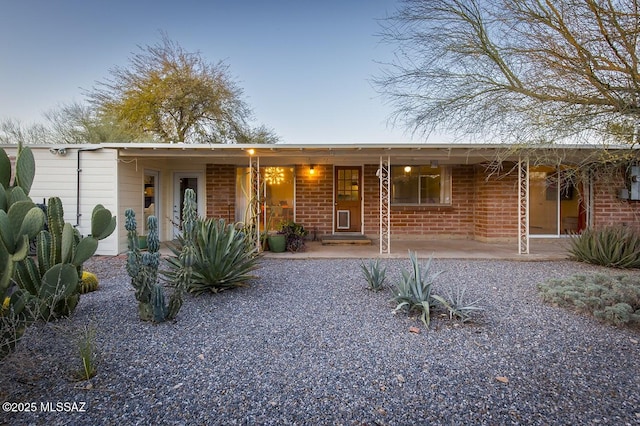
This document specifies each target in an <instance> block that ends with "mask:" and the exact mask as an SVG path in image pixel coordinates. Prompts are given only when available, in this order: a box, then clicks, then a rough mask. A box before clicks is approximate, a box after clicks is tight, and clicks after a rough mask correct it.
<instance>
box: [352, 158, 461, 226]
mask: <svg viewBox="0 0 640 426" xmlns="http://www.w3.org/2000/svg"><path fill="white" fill-rule="evenodd" d="M377 169H378V165H366V166H365V172H364V178H365V180H364V208H365V215H364V220H365V234H371V235H377V234H378V233H379V231H380V222H379V218H380V204H379V202H380V201H379V200H380V192H379V191H380V185H379V181H378V177H377V176H376V171H377ZM451 175H452V184H451V206H391V235H392V236H403V237H418V238H445V237H446V238H473V168H472V167H471V166H454V167H452V170H451Z"/></svg>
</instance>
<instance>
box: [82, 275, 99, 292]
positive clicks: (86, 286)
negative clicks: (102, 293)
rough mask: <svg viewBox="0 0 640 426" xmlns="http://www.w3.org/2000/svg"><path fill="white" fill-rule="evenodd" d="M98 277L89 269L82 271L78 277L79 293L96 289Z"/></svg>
mask: <svg viewBox="0 0 640 426" xmlns="http://www.w3.org/2000/svg"><path fill="white" fill-rule="evenodd" d="M98 285H99V282H98V277H97V276H96V274H94V273H92V272H89V271H82V277H81V278H80V294H86V293H90V292H92V291H96V290H97V289H98Z"/></svg>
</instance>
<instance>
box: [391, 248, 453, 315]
mask: <svg viewBox="0 0 640 426" xmlns="http://www.w3.org/2000/svg"><path fill="white" fill-rule="evenodd" d="M409 260H410V261H411V270H410V271H407V270H405V269H403V270H402V278H401V279H400V281H399V282H398V283H397V284H396V285H395V288H394V289H393V299H392V301H393V302H394V303H396V307H395V309H394V312H398V311H402V310H405V311H407V312H409V313H411V312H414V311H418V312H420V313H421V314H420V319H421V320H422V322H423V323H424V324H425V325H426V326H427V327H428V326H429V323H430V321H431V308H432V307H433V306H434V299H433V298H432V297H431V290H432V285H433V282H434V281H435V279H436V278H437V277H438V276H439V275H440V274H441V273H442V271H439V272H433V273H432V272H431V262H432V258H429V260H428V261H427V263H426V264H425V265H424V266H421V265H420V263H419V262H418V259H417V256H416V253H415V252H412V251H409Z"/></svg>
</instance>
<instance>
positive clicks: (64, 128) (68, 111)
mask: <svg viewBox="0 0 640 426" xmlns="http://www.w3.org/2000/svg"><path fill="white" fill-rule="evenodd" d="M45 118H46V119H47V120H48V121H49V123H50V126H49V127H50V129H51V130H50V133H51V139H52V140H53V141H55V142H56V143H76V144H82V143H101V142H134V141H141V140H142V135H136V134H134V133H133V132H132V131H131V129H130V128H128V127H127V126H126V123H122V122H120V121H118V120H117V119H115V118H114V117H112V116H110V115H108V114H106V113H102V114H98V113H96V111H95V110H94V109H93V108H91V106H89V105H87V104H83V103H79V102H72V103H70V104H64V105H61V106H60V107H58V108H56V109H53V110H51V111H49V112H47V113H45Z"/></svg>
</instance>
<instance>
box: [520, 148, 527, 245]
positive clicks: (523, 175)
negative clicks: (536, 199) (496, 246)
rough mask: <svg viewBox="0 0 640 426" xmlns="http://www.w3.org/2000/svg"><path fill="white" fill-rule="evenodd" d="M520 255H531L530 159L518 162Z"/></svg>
mask: <svg viewBox="0 0 640 426" xmlns="http://www.w3.org/2000/svg"><path fill="white" fill-rule="evenodd" d="M518 254H529V157H527V158H526V159H524V160H523V159H522V158H520V160H519V161H518Z"/></svg>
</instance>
